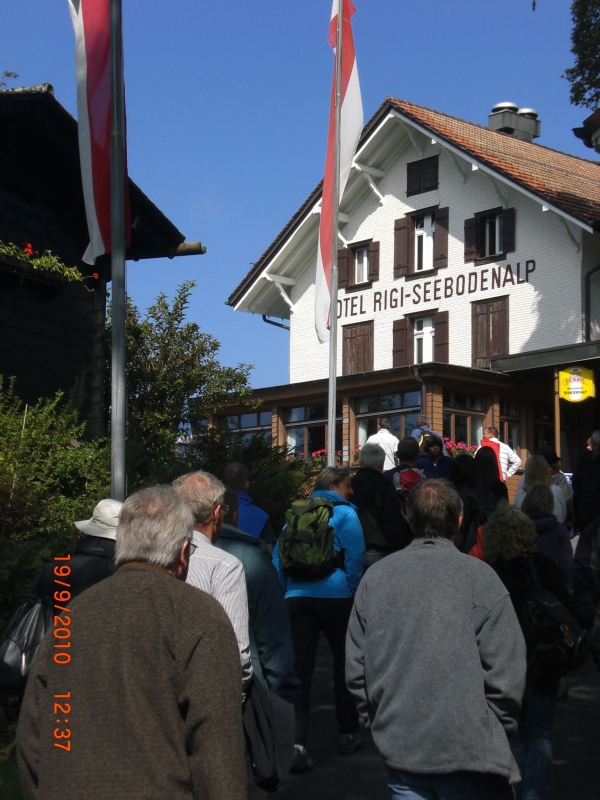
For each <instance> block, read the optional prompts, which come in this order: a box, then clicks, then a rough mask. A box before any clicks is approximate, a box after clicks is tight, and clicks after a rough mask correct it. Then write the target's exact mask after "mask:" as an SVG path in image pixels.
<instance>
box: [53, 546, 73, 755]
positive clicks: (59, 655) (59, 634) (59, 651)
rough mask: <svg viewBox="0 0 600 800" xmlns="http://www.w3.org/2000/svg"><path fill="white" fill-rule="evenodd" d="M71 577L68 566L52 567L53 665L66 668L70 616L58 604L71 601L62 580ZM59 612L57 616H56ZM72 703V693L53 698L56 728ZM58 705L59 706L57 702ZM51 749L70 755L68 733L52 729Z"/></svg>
mask: <svg viewBox="0 0 600 800" xmlns="http://www.w3.org/2000/svg"><path fill="white" fill-rule="evenodd" d="M70 559H71V556H56V557H55V558H54V561H70ZM70 575H71V567H70V566H68V564H56V565H55V566H54V594H53V599H54V612H55V613H54V639H55V641H54V649H55V651H56V652H55V653H54V661H55V663H56V664H61V665H66V664H69V663H70V662H71V653H70V649H71V642H70V641H69V640H70V638H71V617H70V616H69V615H70V614H71V610H70V608H68V606H66V605H59V603H68V602H69V601H70V600H71V592H70V589H71V584H70V583H69V582H67V581H66V580H65V578H68V577H69V576H70ZM57 612H59V613H57ZM66 699H68V700H70V699H71V692H66V693H64V694H55V695H54V697H53V701H54V702H53V706H52V713H53V715H54V718H55V720H56V724H57V725H66V724H67V723H68V722H69V714H70V713H71V703H66V702H64V701H65V700H66ZM57 701H58V702H57ZM54 739H57V740H59V741H55V742H54V747H58V748H60V749H61V750H66V751H67V752H71V729H70V728H64V727H56V728H54Z"/></svg>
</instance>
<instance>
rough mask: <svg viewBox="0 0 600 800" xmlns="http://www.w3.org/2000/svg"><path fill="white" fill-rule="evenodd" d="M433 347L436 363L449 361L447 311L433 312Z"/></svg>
mask: <svg viewBox="0 0 600 800" xmlns="http://www.w3.org/2000/svg"><path fill="white" fill-rule="evenodd" d="M436 232H437V227H436ZM433 348H434V349H433V360H434V361H437V363H438V364H449V363H450V353H449V336H448V312H447V311H436V312H435V340H434V346H433Z"/></svg>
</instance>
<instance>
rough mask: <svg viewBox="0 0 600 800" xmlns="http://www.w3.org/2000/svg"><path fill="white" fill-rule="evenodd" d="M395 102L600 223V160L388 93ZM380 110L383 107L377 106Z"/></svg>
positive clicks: (485, 160)
mask: <svg viewBox="0 0 600 800" xmlns="http://www.w3.org/2000/svg"><path fill="white" fill-rule="evenodd" d="M388 104H389V106H391V107H392V108H396V109H398V111H400V112H402V114H403V115H405V116H407V117H409V118H410V119H412V120H414V121H415V122H417V123H418V124H420V125H421V126H423V127H425V128H427V129H428V130H429V131H431V132H432V133H434V134H435V135H437V136H438V137H439V138H440V141H442V140H445V141H447V142H448V143H450V144H453V145H455V146H456V147H459V148H460V149H461V150H463V151H464V152H465V153H468V154H469V155H470V156H472V157H473V158H474V159H476V160H477V161H480V162H481V163H482V164H485V165H486V166H488V167H490V168H491V169H493V170H494V171H495V172H498V173H500V174H501V175H503V176H505V177H506V178H509V179H510V180H512V181H514V182H515V183H516V184H518V185H519V186H522V187H523V188H525V189H528V190H529V191H530V192H533V193H534V194H536V195H537V196H538V197H540V198H541V199H546V200H548V203H549V204H551V205H555V206H557V207H558V208H560V209H561V210H563V211H565V212H566V213H567V214H571V215H572V216H573V217H575V218H576V219H579V220H581V221H582V222H587V223H588V224H589V225H594V224H596V225H598V226H599V227H600V164H598V163H597V162H594V161H587V160H586V159H584V158H577V156H570V155H567V154H566V153H560V152H558V151H557V150H551V149H550V148H549V147H544V146H543V145H539V144H535V143H534V142H525V141H523V140H521V139H515V138H514V137H512V136H510V135H509V134H507V133H500V132H499V131H492V130H490V129H489V128H484V127H483V126H482V125H476V124H475V123H473V122H466V121H465V120H463V119H458V118H457V117H451V116H450V115H449V114H442V113H440V112H439V111H433V110H432V109H429V108H425V107H424V106H417V105H415V104H414V103H408V102H407V101H406V100H395V99H394V98H393V97H388V98H387V99H386V101H385V103H384V107H385V106H387V105H388ZM378 113H379V112H378Z"/></svg>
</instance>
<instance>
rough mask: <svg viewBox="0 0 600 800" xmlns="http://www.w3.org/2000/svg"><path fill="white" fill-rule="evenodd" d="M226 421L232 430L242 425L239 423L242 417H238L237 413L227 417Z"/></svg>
mask: <svg viewBox="0 0 600 800" xmlns="http://www.w3.org/2000/svg"><path fill="white" fill-rule="evenodd" d="M225 421H226V422H227V425H228V426H229V427H230V428H231V430H235V428H239V426H240V425H239V422H240V418H239V417H238V415H237V414H234V415H233V416H230V417H225Z"/></svg>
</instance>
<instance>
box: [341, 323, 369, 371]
mask: <svg viewBox="0 0 600 800" xmlns="http://www.w3.org/2000/svg"><path fill="white" fill-rule="evenodd" d="M342 330H343V331H344V338H343V349H342V375H356V374H357V373H359V372H372V371H373V361H374V359H373V323H372V322H361V323H358V324H357V325H344V327H343V329H342Z"/></svg>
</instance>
